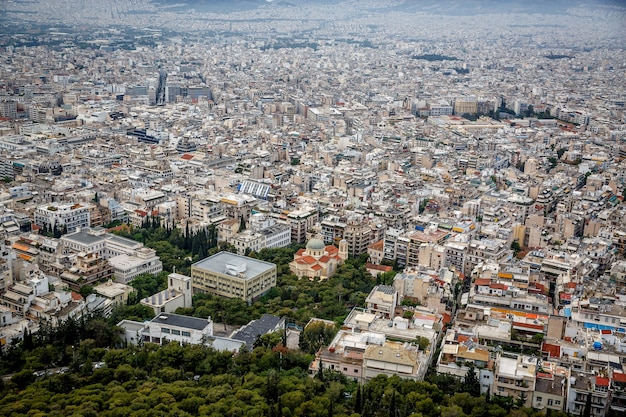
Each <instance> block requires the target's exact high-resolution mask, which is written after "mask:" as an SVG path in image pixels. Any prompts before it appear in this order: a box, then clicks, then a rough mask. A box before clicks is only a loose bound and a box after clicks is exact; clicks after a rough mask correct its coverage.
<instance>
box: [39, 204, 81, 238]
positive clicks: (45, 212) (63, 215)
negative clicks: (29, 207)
mask: <svg viewBox="0 0 626 417" xmlns="http://www.w3.org/2000/svg"><path fill="white" fill-rule="evenodd" d="M35 224H36V225H37V226H40V227H43V228H45V229H47V230H50V231H52V230H54V229H59V230H61V229H63V228H65V229H67V232H68V233H72V232H74V231H76V230H77V229H79V228H82V227H89V225H90V218H89V207H87V206H86V205H85V204H80V203H63V204H61V203H51V204H49V205H42V206H39V207H37V209H36V210H35Z"/></svg>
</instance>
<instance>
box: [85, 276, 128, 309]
mask: <svg viewBox="0 0 626 417" xmlns="http://www.w3.org/2000/svg"><path fill="white" fill-rule="evenodd" d="M93 290H94V291H95V292H96V294H98V295H101V296H102V297H104V298H108V299H109V300H112V301H113V303H114V304H115V305H116V306H123V305H126V303H128V297H129V296H130V294H131V293H132V292H134V291H135V289H134V288H133V287H131V286H130V285H126V284H122V283H120V282H113V281H111V280H109V281H107V282H105V283H103V284H100V285H96V286H95V287H93Z"/></svg>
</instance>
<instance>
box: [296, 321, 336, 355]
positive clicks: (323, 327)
mask: <svg viewBox="0 0 626 417" xmlns="http://www.w3.org/2000/svg"><path fill="white" fill-rule="evenodd" d="M336 331H337V329H336V327H335V325H334V324H329V323H325V322H323V321H315V322H313V323H310V324H309V325H308V326H306V327H305V328H304V330H303V331H302V334H301V335H300V349H302V351H303V352H307V353H316V352H317V351H318V350H319V349H320V348H321V347H322V346H325V345H328V344H329V343H330V342H331V341H332V339H333V337H334V336H335V333H336Z"/></svg>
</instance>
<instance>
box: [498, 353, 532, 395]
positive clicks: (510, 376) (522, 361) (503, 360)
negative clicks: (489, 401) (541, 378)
mask: <svg viewBox="0 0 626 417" xmlns="http://www.w3.org/2000/svg"><path fill="white" fill-rule="evenodd" d="M536 371H537V358H535V357H531V356H525V355H513V354H506V356H505V355H502V356H499V357H498V358H496V361H495V372H494V373H495V377H494V382H493V391H492V394H493V395H500V396H503V397H512V398H514V399H515V400H520V401H521V402H522V404H523V405H524V407H530V406H531V404H532V401H533V391H534V390H535V373H536Z"/></svg>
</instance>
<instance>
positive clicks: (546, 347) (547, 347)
mask: <svg viewBox="0 0 626 417" xmlns="http://www.w3.org/2000/svg"><path fill="white" fill-rule="evenodd" d="M541 352H545V353H548V354H549V355H550V356H551V357H554V358H560V357H561V346H559V345H553V344H551V343H545V342H544V343H543V344H542V345H541Z"/></svg>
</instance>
